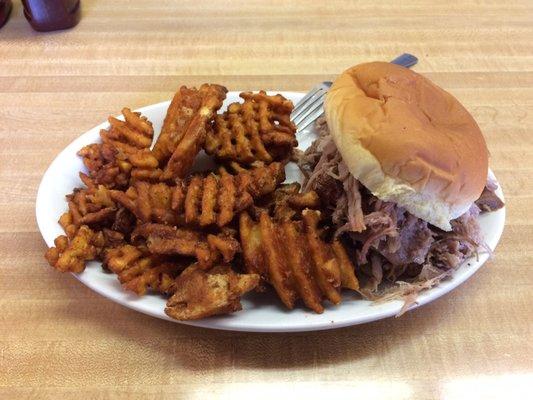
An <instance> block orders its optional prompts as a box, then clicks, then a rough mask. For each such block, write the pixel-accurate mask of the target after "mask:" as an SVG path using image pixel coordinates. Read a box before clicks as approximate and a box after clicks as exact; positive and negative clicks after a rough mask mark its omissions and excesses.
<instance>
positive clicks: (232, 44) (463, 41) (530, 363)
mask: <svg viewBox="0 0 533 400" xmlns="http://www.w3.org/2000/svg"><path fill="white" fill-rule="evenodd" d="M82 3H83V19H82V21H81V23H80V24H79V25H78V26H77V27H76V28H74V29H72V30H70V31H64V32H54V33H48V34H39V33H36V32H33V31H32V30H31V28H30V26H29V25H28V24H27V23H26V21H25V19H24V18H23V16H22V7H21V5H20V4H19V2H15V5H14V10H13V14H12V16H11V19H10V21H9V22H8V23H7V25H6V26H5V27H4V28H3V29H1V30H0V138H1V143H2V145H1V146H0V158H1V160H0V193H2V195H1V196H0V202H1V207H0V293H1V296H0V321H1V324H0V351H1V352H0V398H2V399H15V398H26V397H32V398H53V399H59V398H61V399H62V398H75V399H79V398H108V397H112V398H124V399H132V398H145V397H148V398H185V399H206V398H223V399H232V400H233V399H253V400H258V399H267V398H268V399H271V398H289V399H311V398H322V399H323V398H335V399H339V398H375V399H380V398H386V399H412V398H413V399H424V398H437V397H440V398H446V399H459V398H464V397H465V396H467V395H468V396H470V397H471V398H476V397H479V398H512V397H518V395H519V393H520V391H521V390H523V391H524V392H523V393H524V396H525V393H526V392H525V389H526V382H528V387H529V386H530V383H531V379H532V378H533V348H532V344H531V343H532V339H533V335H532V311H531V310H532V308H533V291H532V287H533V273H532V268H533V245H532V241H533V220H532V217H531V214H532V213H533V179H531V175H532V174H533V132H532V131H533V119H532V117H533V114H532V112H531V111H532V105H533V70H532V65H533V56H532V54H533V22H532V21H533V4H532V3H531V1H527V0H525V1H522V2H518V1H506V2H502V1H491V2H485V1H483V2H477V1H476V2H457V3H456V4H454V2H451V1H449V0H448V1H434V2H429V1H428V2H420V1H402V2H397V3H401V4H397V5H395V6H393V7H392V6H390V5H386V4H384V3H383V2H376V1H373V0H366V1H360V2H357V3H356V2H352V1H329V2H327V5H326V2H318V1H317V2H310V1H308V2H303V1H290V2H289V1H278V2H267V1H232V2H216V1H200V0H193V1H184V0H181V1H170V0H162V1H149V2H148V1H146V2H140V1H137V2H134V1H126V0H120V1H119V0H115V1H102V0H101V1H97V0H93V1H89V0H82ZM320 3H324V4H322V5H321V4H320ZM423 3H427V4H423ZM430 3H431V4H430ZM404 51H409V52H411V53H414V54H416V55H418V56H419V58H420V62H419V64H418V65H417V67H416V70H417V71H419V72H422V73H425V74H426V75H427V76H428V77H430V78H431V79H433V80H434V81H435V82H437V83H438V84H440V85H442V86H443V87H444V88H446V89H448V90H450V91H451V92H452V93H453V94H454V95H456V96H457V97H458V98H459V99H460V100H462V101H463V102H464V104H465V105H466V106H467V108H468V109H469V110H470V111H471V112H472V113H473V115H474V116H475V118H476V119H477V121H478V122H479V124H480V126H481V128H482V129H483V131H484V133H485V136H486V138H487V141H488V145H489V148H490V150H491V154H492V158H491V166H492V168H493V170H494V171H495V173H496V174H497V176H498V178H499V179H500V181H501V182H502V184H503V188H504V191H505V194H506V196H507V202H508V205H507V211H508V217H507V225H506V228H505V232H504V234H503V238H502V241H501V243H500V245H499V246H498V249H497V251H496V255H495V258H494V259H493V260H492V261H490V262H488V263H487V264H486V265H485V266H484V267H483V268H482V269H481V270H480V271H479V272H478V273H477V274H476V275H475V276H474V277H473V278H472V279H471V280H469V281H468V282H466V283H465V284H463V285H462V286H461V287H460V288H458V289H457V290H455V291H454V292H453V293H451V294H449V295H447V296H444V297H443V298H441V299H439V300H438V301H435V302H434V303H432V304H430V305H427V306H424V307H422V308H421V309H418V310H416V311H415V312H412V313H409V314H407V315H405V316H403V317H401V318H398V319H388V320H383V321H379V322H375V323H370V324H366V325H362V326H355V327H352V328H345V329H339V330H334V331H325V332H315V333H301V334H246V333H230V332H216V331H210V330H204V329H197V328H191V327H187V326H181V325H179V324H173V323H169V322H165V321H161V320H157V319H154V318H151V317H148V316H146V315H143V314H139V313H137V312H134V311H131V310H128V309H126V308H124V307H122V306H119V305H117V304H114V303H112V302H110V301H108V300H106V299H105V298H103V297H101V296H99V295H97V294H95V293H93V292H92V291H91V290H89V289H88V288H86V287H85V286H83V285H82V284H81V283H79V282H78V281H76V279H74V277H73V276H71V275H69V274H64V275H62V274H59V273H57V272H55V271H54V270H52V269H51V268H50V267H48V266H47V264H46V262H45V261H44V259H43V257H42V254H43V252H44V251H45V244H44V242H43V240H42V239H41V236H40V234H39V232H38V230H37V226H36V223H35V217H34V207H35V204H34V203H35V195H36V190H37V186H38V184H39V181H40V179H41V176H42V174H43V172H44V171H45V169H46V167H47V166H48V164H49V163H50V162H51V161H52V159H53V158H54V157H55V155H56V154H57V153H58V152H59V151H60V150H61V149H62V148H63V147H64V146H66V145H67V144H68V143H69V142H70V141H72V140H73V139H74V138H76V137H77V136H78V135H80V134H81V133H83V132H85V131H86V130H88V129H89V128H91V127H93V126H94V125H96V124H98V123H100V122H101V121H103V120H104V119H105V118H106V117H107V115H109V114H117V113H119V110H120V109H121V107H123V106H126V105H127V106H130V107H132V108H135V107H140V106H143V105H148V104H152V103H155V102H159V101H162V100H166V99H169V98H170V96H171V95H172V93H173V91H174V90H175V89H176V88H177V87H178V86H179V85H181V84H188V85H194V84H200V83H202V82H206V81H207V82H218V83H221V84H224V85H226V86H228V87H229V88H230V89H232V90H240V89H258V88H265V89H279V90H300V91H305V90H307V89H308V88H309V87H311V86H312V85H313V84H314V83H315V82H318V81H322V80H324V79H331V78H333V77H334V76H335V75H336V74H337V73H339V72H340V71H342V70H343V69H344V68H346V67H348V66H351V65H353V64H356V63H359V62H363V61H368V60H376V59H377V60H389V59H391V58H393V57H394V56H396V55H397V54H399V53H402V52H404ZM528 393H530V391H529V389H528ZM504 395H505V396H504ZM341 396H342V397H341Z"/></svg>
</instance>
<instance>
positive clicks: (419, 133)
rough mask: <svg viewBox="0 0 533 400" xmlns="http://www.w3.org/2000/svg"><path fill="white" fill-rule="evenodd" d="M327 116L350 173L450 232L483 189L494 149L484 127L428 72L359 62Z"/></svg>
mask: <svg viewBox="0 0 533 400" xmlns="http://www.w3.org/2000/svg"><path fill="white" fill-rule="evenodd" d="M325 111H326V117H327V121H328V126H329V128H330V131H331V134H332V136H333V139H334V140H335V143H336V145H337V147H338V149H339V151H340V152H341V155H342V156H343V160H344V161H345V163H346V164H347V165H348V168H349V169H350V172H351V173H352V174H353V175H354V176H355V177H356V178H357V179H359V180H360V181H361V182H362V183H363V184H364V185H365V186H366V187H367V188H369V189H370V190H371V191H372V192H374V194H376V196H378V197H380V198H383V199H384V200H391V201H396V202H397V203H399V204H401V205H402V206H404V207H406V208H407V209H408V210H409V211H410V212H412V213H413V214H415V215H416V216H418V217H420V218H424V219H426V220H429V221H430V222H432V223H434V224H436V225H437V226H441V227H444V228H446V227H448V226H447V225H449V224H447V221H449V220H450V219H451V218H455V217H457V216H458V215H457V214H461V213H462V212H464V211H465V210H466V209H467V208H468V207H469V205H470V204H471V203H472V202H473V201H474V200H475V199H476V198H478V197H479V195H480V193H481V191H482V190H483V187H484V185H485V182H486V178H487V171H488V151H487V147H486V144H485V140H484V138H483V135H482V134H481V131H480V129H479V127H478V125H477V124H476V122H475V121H474V119H473V118H472V116H471V115H470V114H469V113H468V111H467V110H466V109H465V108H464V107H463V106H462V105H461V103H459V101H458V100H457V99H455V98H454V97H453V96H452V95H451V94H449V93H447V92H446V91H444V90H443V89H441V88H439V87H438V86H436V85H435V84H433V83H431V82H430V81H429V80H428V79H427V78H425V77H423V76H422V75H419V74H417V73H415V72H413V71H411V70H409V69H407V68H403V67H400V66H397V65H394V64H390V63H384V62H373V63H367V64H360V65H357V66H355V67H352V68H350V69H348V70H346V71H345V72H344V73H343V74H341V75H340V76H339V78H338V79H337V80H336V81H335V82H334V84H333V86H332V87H331V89H330V91H329V92H328V95H327V99H326V103H325ZM428 203H434V204H433V205H432V204H428ZM435 214H436V215H435ZM445 214H447V215H445ZM432 218H433V219H432ZM445 220H447V221H445Z"/></svg>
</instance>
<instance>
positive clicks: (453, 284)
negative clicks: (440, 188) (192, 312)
mask: <svg viewBox="0 0 533 400" xmlns="http://www.w3.org/2000/svg"><path fill="white" fill-rule="evenodd" d="M238 93H240V91H229V92H228V95H234V94H238ZM267 93H269V94H275V93H280V94H282V95H283V96H285V97H293V98H294V97H300V98H301V97H303V96H304V95H305V93H303V92H293V91H279V92H277V91H268V92H267ZM169 104H170V100H166V101H162V102H159V103H154V104H150V105H147V106H143V107H140V108H137V109H135V110H134V111H139V112H142V113H146V112H149V111H150V110H154V109H159V108H161V107H165V106H167V107H168V105H169ZM117 118H121V116H117ZM108 126H109V123H108V122H102V123H101V124H98V125H96V126H95V127H93V128H90V129H88V130H87V131H85V132H83V133H82V134H81V135H79V136H77V137H76V138H75V139H74V140H72V141H71V142H70V143H69V144H68V145H67V146H65V147H64V148H63V149H62V150H61V151H60V152H59V153H58V154H57V155H56V156H55V157H54V159H53V160H52V162H51V163H50V164H49V165H48V167H47V169H46V171H45V172H44V174H43V175H42V178H41V181H40V182H39V187H38V189H37V196H36V200H35V214H36V221H37V226H38V228H39V232H40V234H41V236H42V238H43V240H44V241H45V243H46V244H47V246H48V247H50V246H51V245H53V239H48V238H47V237H45V233H44V232H45V229H44V223H45V219H44V217H43V215H45V214H46V213H45V212H44V211H43V210H42V207H43V202H42V201H39V200H40V199H41V198H42V197H43V192H44V185H43V184H44V183H45V182H46V181H47V180H49V179H50V178H49V175H51V173H52V171H53V169H54V168H53V167H54V166H55V164H56V163H59V160H60V159H61V158H62V157H65V155H66V154H69V153H71V152H72V151H73V148H75V149H74V150H75V151H77V150H78V149H79V147H80V144H81V143H82V142H83V138H84V137H86V136H89V135H91V133H92V132H93V131H99V130H100V129H104V128H106V127H108ZM156 137H157V134H156V135H154V139H155V138H156ZM489 176H491V177H493V178H494V179H496V177H495V175H494V173H493V172H492V170H491V169H490V168H489ZM496 181H497V179H496ZM497 182H498V181H497ZM497 194H498V195H499V196H500V198H501V199H502V200H503V201H504V202H505V198H504V195H503V191H502V187H501V185H500V184H499V182H498V191H497ZM496 212H498V213H501V216H500V219H501V221H502V223H501V224H498V225H497V227H496V228H495V232H494V240H493V242H494V243H493V246H490V247H491V250H492V251H494V250H495V249H496V247H497V245H498V243H499V242H500V240H501V236H502V234H503V230H504V227H505V218H506V207H505V206H504V207H503V208H502V209H500V210H497V211H496ZM489 258H490V256H489V255H488V254H486V253H482V254H480V255H479V258H478V260H477V261H476V262H477V264H476V265H471V266H466V268H468V269H467V270H466V271H465V272H463V273H462V274H461V276H460V277H457V276H456V271H457V270H456V271H454V273H453V274H452V276H451V278H450V279H449V280H446V281H444V282H441V283H440V284H439V285H437V286H435V287H433V288H431V289H428V290H426V291H424V292H423V293H421V294H420V295H419V297H418V301H417V302H416V303H415V304H413V305H411V306H410V307H409V309H408V311H412V310H415V309H417V308H419V307H422V306H423V305H426V304H428V303H430V302H432V301H434V300H436V299H438V298H440V297H443V296H445V295H446V294H448V293H449V292H450V291H452V290H454V289H456V288H457V287H459V286H461V285H462V284H463V283H464V282H465V281H467V280H468V279H470V278H471V277H472V276H473V275H474V274H475V273H476V272H477V271H478V270H479V269H480V268H481V267H482V266H483V265H484V264H485V263H486V262H487V261H488V260H489ZM468 260H470V259H467V260H465V261H464V262H463V263H462V264H461V265H460V266H459V267H458V268H463V267H465V265H464V264H465V263H468ZM89 264H96V265H99V264H100V263H99V262H96V261H93V262H90V263H89ZM88 267H91V265H88ZM72 275H73V276H74V277H75V278H76V279H77V280H78V281H80V282H81V283H83V284H84V285H85V286H87V287H88V288H89V289H91V290H93V291H94V292H96V293H98V294H100V295H102V296H104V297H105V298H107V299H109V300H111V301H113V302H115V303H118V304H120V305H122V306H125V307H127V308H129V309H132V310H134V311H137V312H141V313H143V314H146V315H150V316H152V317H156V318H160V319H163V320H166V321H169V322H174V323H179V324H183V325H189V326H196V327H201V328H208V329H216V330H227V331H241V332H271V333H276V332H278V333H281V332H311V331H318V330H326V329H337V328H343V327H347V326H354V325H359V324H365V323H368V322H372V321H377V320H380V319H384V318H389V317H392V316H395V315H396V314H398V312H399V311H400V309H401V307H402V305H403V302H402V301H400V300H392V301H389V302H386V303H382V304H386V305H388V307H387V308H385V309H383V310H381V311H380V310H377V309H376V311H375V312H374V313H371V314H369V315H365V316H355V317H352V318H351V319H350V318H346V319H342V320H341V321H331V322H327V321H324V322H320V321H319V322H311V321H309V323H308V324H303V323H302V324H292V325H290V326H287V325H280V326H272V325H265V326H255V325H253V326H246V325H243V326H238V325H237V326H232V325H224V324H223V323H222V324H220V323H217V322H215V323H214V322H213V321H214V319H216V318H220V317H214V319H213V317H212V318H206V319H201V320H194V321H178V320H175V319H172V318H170V317H168V316H167V315H166V314H164V310H162V311H163V313H162V314H158V313H155V312H151V311H150V310H149V309H143V308H140V307H139V306H138V305H136V304H135V302H132V301H131V300H129V299H125V300H124V299H122V298H118V297H113V296H112V294H111V293H109V292H108V290H107V289H105V288H102V287H100V286H99V285H97V284H94V282H92V281H91V280H89V279H85V278H84V276H83V274H76V273H72ZM148 295H150V294H148ZM354 301H365V300H360V299H357V300H354ZM370 306H373V304H370ZM340 307H342V305H341V306H340ZM241 312H246V310H243V311H241ZM325 312H327V310H326V311H325ZM237 315H238V314H237Z"/></svg>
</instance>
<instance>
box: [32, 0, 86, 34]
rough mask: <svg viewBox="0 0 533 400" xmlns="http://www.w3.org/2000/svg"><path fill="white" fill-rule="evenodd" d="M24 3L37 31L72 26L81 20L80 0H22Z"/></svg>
mask: <svg viewBox="0 0 533 400" xmlns="http://www.w3.org/2000/svg"><path fill="white" fill-rule="evenodd" d="M22 4H23V5H24V16H25V17H26V19H27V20H28V22H29V23H30V25H31V26H32V28H33V29H35V30H36V31H56V30H59V29H67V28H72V27H73V26H75V25H77V24H78V22H79V21H80V0H22Z"/></svg>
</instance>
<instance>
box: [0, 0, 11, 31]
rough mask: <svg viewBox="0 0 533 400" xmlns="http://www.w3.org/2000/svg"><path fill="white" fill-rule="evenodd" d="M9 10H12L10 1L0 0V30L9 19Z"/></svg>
mask: <svg viewBox="0 0 533 400" xmlns="http://www.w3.org/2000/svg"><path fill="white" fill-rule="evenodd" d="M11 8H13V4H12V3H11V0H0V28H1V27H2V26H4V24H5V23H6V22H7V20H8V19H9V13H10V12H11Z"/></svg>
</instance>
